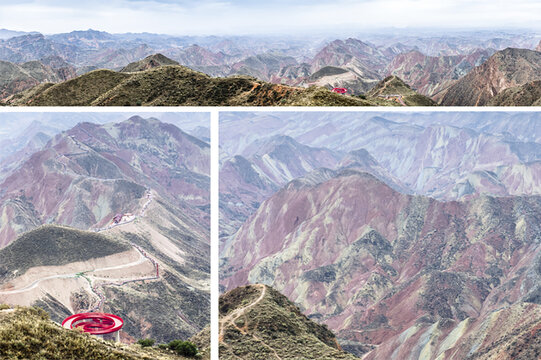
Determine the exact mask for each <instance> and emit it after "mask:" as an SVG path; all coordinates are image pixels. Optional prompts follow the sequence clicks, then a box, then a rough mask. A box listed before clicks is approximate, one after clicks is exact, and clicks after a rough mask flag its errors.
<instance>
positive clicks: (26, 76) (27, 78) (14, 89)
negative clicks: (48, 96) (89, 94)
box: [0, 58, 75, 99]
mask: <svg viewBox="0 0 541 360" xmlns="http://www.w3.org/2000/svg"><path fill="white" fill-rule="evenodd" d="M73 77H75V68H73V67H72V66H70V65H68V64H67V63H65V62H59V61H58V59H55V58H47V59H44V60H43V61H29V62H25V63H22V64H14V63H10V62H7V61H0V99H5V98H6V97H8V96H10V95H12V94H15V93H18V92H20V91H23V90H26V89H29V88H31V87H33V86H36V85H38V84H40V83H43V82H51V83H57V82H61V81H64V80H69V79H71V78H73Z"/></svg>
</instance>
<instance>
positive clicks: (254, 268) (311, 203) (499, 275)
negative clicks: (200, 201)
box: [222, 170, 541, 359]
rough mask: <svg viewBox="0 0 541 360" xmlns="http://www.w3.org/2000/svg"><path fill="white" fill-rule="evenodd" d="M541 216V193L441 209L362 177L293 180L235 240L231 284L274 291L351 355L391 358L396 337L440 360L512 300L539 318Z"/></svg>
mask: <svg viewBox="0 0 541 360" xmlns="http://www.w3.org/2000/svg"><path fill="white" fill-rule="evenodd" d="M540 219H541V200H540V198H539V197H507V198H492V197H486V196H481V197H479V198H476V199H474V200H471V201H462V202H439V201H436V200H434V199H431V198H427V197H422V196H409V195H404V194H401V193H399V192H396V191H394V190H393V189H391V188H390V187H388V186H387V185H385V184H384V183H382V182H381V181H379V180H377V179H376V178H374V177H373V176H371V175H368V174H366V173H362V172H358V171H355V170H344V171H343V172H341V173H339V174H337V175H335V176H333V177H332V178H327V179H320V181H316V182H314V181H303V180H302V179H300V180H295V181H293V182H291V183H289V184H288V185H287V186H286V187H284V188H283V189H282V190H280V191H279V192H277V193H276V194H275V195H273V196H272V197H271V198H270V199H268V200H267V201H265V202H264V203H263V204H262V205H261V206H260V208H259V209H258V210H257V212H256V213H255V214H254V215H253V216H252V217H251V218H250V219H249V220H248V221H247V222H246V223H245V224H244V225H243V226H242V227H241V228H240V230H239V231H238V233H237V234H236V235H235V237H234V238H233V240H232V242H231V246H230V247H229V248H228V249H227V252H226V253H225V254H224V257H223V261H224V266H223V271H224V276H223V278H222V285H223V286H224V287H225V288H226V289H231V288H234V287H236V286H239V285H242V284H246V283H255V282H261V283H265V284H268V285H271V286H274V287H276V288H277V289H278V290H279V291H281V292H283V293H284V294H285V295H286V296H287V297H288V298H289V299H291V300H292V301H294V302H295V303H297V304H299V305H300V306H301V307H302V308H303V309H305V313H306V314H307V315H308V316H310V317H312V318H314V319H317V320H318V321H320V322H324V323H325V324H327V325H328V326H329V328H331V329H332V330H334V331H336V332H337V334H338V337H339V338H340V339H341V340H349V341H350V342H352V343H353V344H356V345H354V346H353V348H355V346H357V347H358V348H361V349H366V348H365V345H366V344H371V345H378V347H377V349H375V350H373V351H372V353H371V356H372V358H378V359H384V358H388V357H386V356H388V354H389V353H386V352H385V351H384V349H386V348H387V347H386V346H387V345H388V344H389V341H398V343H399V344H395V345H392V346H391V345H389V346H391V347H392V351H395V350H397V349H399V348H401V347H402V346H405V347H404V348H403V349H404V350H397V351H404V353H407V352H408V351H412V350H411V348H408V346H410V345H407V344H409V343H408V341H407V340H408V339H410V340H409V341H410V342H413V343H415V346H417V347H418V348H419V349H418V350H419V351H421V350H422V351H426V352H428V354H429V355H430V356H429V357H428V358H436V357H437V356H438V354H440V353H441V352H442V351H446V347H447V349H448V348H449V347H448V345H449V342H450V341H451V340H450V339H451V338H449V339H448V340H447V341H446V340H445V339H446V336H447V335H448V334H449V333H450V332H451V331H452V330H455V332H454V333H453V336H457V335H456V334H457V333H460V334H461V335H460V336H459V337H461V336H463V334H462V333H461V332H460V331H462V330H460V327H459V326H465V325H464V324H465V323H462V325H460V324H461V322H463V321H467V323H468V324H469V323H470V322H472V323H475V322H477V324H480V323H483V321H489V320H488V319H489V318H491V317H492V316H493V315H494V313H493V312H494V311H496V310H498V309H500V308H502V307H503V308H506V307H508V306H510V305H513V304H523V303H532V304H531V305H524V306H525V309H526V308H527V309H526V310H524V311H525V312H526V313H528V314H530V313H532V312H533V311H536V307H538V305H536V304H539V292H540V291H541V288H540V287H539V280H540V279H541V272H540V271H539V264H540V261H541V250H540V249H541V247H540V246H539V236H538V234H539V231H540V230H541V228H540V227H539V220H540ZM246 249H250V251H249V252H247V251H246ZM520 306H522V305H520ZM512 311H514V310H512ZM517 311H518V310H517ZM521 311H522V310H521ZM521 311H518V314H519V315H517V316H527V315H524V313H522V312H521ZM490 321H492V320H490ZM487 326H488V325H487ZM514 326H517V329H518V330H517V331H519V330H520V329H522V330H520V331H523V330H524V329H523V328H521V327H520V326H519V325H516V324H515V325H512V324H511V325H509V328H508V329H507V330H509V331H511V332H512V331H514V330H511V329H512V328H513V327H514ZM443 328H445V329H447V330H445V331H443V330H442V329H443ZM519 328H520V329H519ZM438 329H439V330H438ZM468 329H470V328H469V327H468ZM513 329H514V328H513ZM507 330H506V331H507ZM471 331H473V330H471ZM524 331H525V330H524ZM472 336H473V335H472ZM502 336H503V335H502ZM427 338H430V339H432V340H431V341H432V342H433V344H432V345H430V346H428V347H425V345H426V342H425V340H426V339H427ZM392 339H394V340H392ZM396 339H399V340H396ZM413 339H417V340H415V341H416V342H415V341H414V340H413ZM472 346H473V345H472ZM483 346H488V345H486V344H485V345H483ZM405 349H409V350H405ZM363 351H364V350H363ZM389 351H390V350H389ZM416 351H417V350H416ZM475 351H477V350H475ZM457 354H458V353H457ZM461 354H463V353H461ZM393 356H394V355H393ZM455 356H456V357H454V358H457V359H458V358H461V357H460V356H459V355H455ZM413 358H415V357H413Z"/></svg>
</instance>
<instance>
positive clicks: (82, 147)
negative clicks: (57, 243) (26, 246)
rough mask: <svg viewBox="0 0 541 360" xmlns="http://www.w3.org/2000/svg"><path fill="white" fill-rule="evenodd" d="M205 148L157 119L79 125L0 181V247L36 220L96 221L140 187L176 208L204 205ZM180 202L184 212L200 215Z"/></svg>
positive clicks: (85, 224)
mask: <svg viewBox="0 0 541 360" xmlns="http://www.w3.org/2000/svg"><path fill="white" fill-rule="evenodd" d="M141 138H143V139H145V143H144V145H143V144H142V143H141V140H140V139H141ZM208 153H209V146H208V144H206V143H204V142H202V141H200V140H197V139H196V138H193V137H192V136H190V135H188V134H186V133H184V132H182V131H181V130H180V129H178V128H177V127H175V126H173V125H170V124H165V123H161V122H160V121H158V120H156V119H143V118H140V117H137V116H135V117H132V118H130V119H129V120H127V121H124V122H121V123H117V124H113V125H104V126H100V125H96V124H93V123H81V124H79V125H77V126H76V127H74V128H73V129H71V130H69V131H67V132H64V133H62V134H59V135H57V136H56V137H54V138H53V139H52V140H51V141H50V142H49V143H48V144H47V146H45V147H44V148H43V149H42V150H41V151H38V152H36V153H34V154H33V155H32V156H30V157H29V158H28V159H27V160H26V161H25V162H24V163H22V164H21V165H20V166H19V167H18V168H17V169H15V170H14V171H13V172H12V173H11V174H10V175H9V176H6V177H5V179H4V180H3V182H2V183H1V185H0V187H1V188H2V193H1V194H0V212H1V214H2V220H1V223H0V225H1V226H0V247H3V246H5V245H7V244H9V243H10V242H11V241H12V240H14V239H15V237H16V236H17V235H18V234H20V233H22V232H24V231H27V230H30V229H32V228H34V227H36V226H37V225H39V224H42V223H50V222H54V223H58V224H64V225H69V226H73V227H76V228H80V229H89V228H91V227H99V226H103V225H104V224H105V223H107V222H109V221H110V219H111V218H112V216H114V215H115V214H116V213H118V212H120V211H123V210H124V209H128V208H133V207H134V204H135V203H138V202H139V201H140V199H141V198H142V197H143V196H144V194H145V187H149V188H153V189H156V190H157V191H159V192H160V193H161V194H162V195H163V196H164V197H167V198H169V199H170V200H173V199H176V201H177V204H178V205H179V206H182V205H181V204H185V205H186V204H189V205H191V206H192V207H196V206H205V205H207V204H208V189H207V187H208V175H206V174H208V170H209V169H208ZM177 169H182V170H177ZM187 194H189V196H187ZM186 208H187V209H186V210H185V211H186V215H187V216H192V217H193V218H194V219H199V218H200V217H201V216H204V215H203V214H202V213H199V211H194V210H193V209H189V206H186ZM198 214H199V215H198Z"/></svg>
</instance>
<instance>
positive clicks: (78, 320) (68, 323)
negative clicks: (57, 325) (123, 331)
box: [62, 313, 124, 335]
mask: <svg viewBox="0 0 541 360" xmlns="http://www.w3.org/2000/svg"><path fill="white" fill-rule="evenodd" d="M122 325H124V321H123V320H122V319H121V318H120V317H118V316H116V315H113V314H105V313H83V314H75V315H71V316H68V317H67V318H66V319H64V321H62V327H65V328H66V329H75V328H78V329H81V330H83V331H84V332H86V333H89V334H92V335H104V334H110V333H113V332H115V331H118V330H120V328H122Z"/></svg>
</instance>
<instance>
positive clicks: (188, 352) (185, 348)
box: [168, 340, 197, 356]
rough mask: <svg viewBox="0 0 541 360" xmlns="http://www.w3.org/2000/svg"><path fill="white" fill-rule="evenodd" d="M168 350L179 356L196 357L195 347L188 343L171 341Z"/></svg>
mask: <svg viewBox="0 0 541 360" xmlns="http://www.w3.org/2000/svg"><path fill="white" fill-rule="evenodd" d="M168 346H169V349H171V350H174V351H176V353H177V354H179V355H184V356H195V355H197V346H195V344H194V343H192V342H190V341H182V340H173V341H171V342H170V343H169V345H168Z"/></svg>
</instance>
